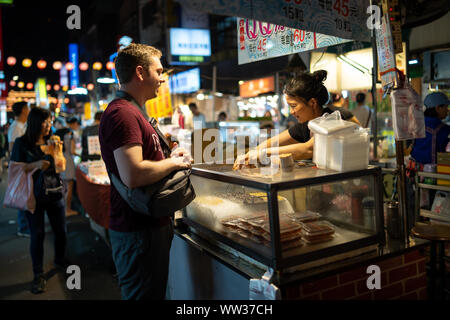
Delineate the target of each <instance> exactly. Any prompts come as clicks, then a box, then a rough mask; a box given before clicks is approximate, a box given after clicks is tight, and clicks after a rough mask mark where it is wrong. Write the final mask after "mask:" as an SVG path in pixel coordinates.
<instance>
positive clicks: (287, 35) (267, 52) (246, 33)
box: [237, 18, 350, 64]
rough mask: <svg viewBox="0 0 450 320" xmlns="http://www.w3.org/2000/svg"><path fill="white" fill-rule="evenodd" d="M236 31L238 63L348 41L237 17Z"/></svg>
mask: <svg viewBox="0 0 450 320" xmlns="http://www.w3.org/2000/svg"><path fill="white" fill-rule="evenodd" d="M237 28H238V35H239V37H238V48H239V49H238V62H239V64H243V63H249V62H254V61H259V60H265V59H269V58H274V57H279V56H284V55H288V54H292V53H296V52H302V51H308V50H313V49H317V48H321V47H328V46H332V45H336V44H340V43H345V42H348V41H350V40H346V39H341V38H338V37H333V36H327V35H324V34H320V33H316V32H311V31H305V30H300V29H292V28H288V27H283V26H279V25H274V24H270V23H266V22H261V21H256V20H251V19H246V18H238V20H237Z"/></svg>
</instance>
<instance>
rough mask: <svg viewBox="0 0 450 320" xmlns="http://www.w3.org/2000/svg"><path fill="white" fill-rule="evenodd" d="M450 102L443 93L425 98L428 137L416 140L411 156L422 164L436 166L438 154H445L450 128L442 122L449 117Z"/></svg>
mask: <svg viewBox="0 0 450 320" xmlns="http://www.w3.org/2000/svg"><path fill="white" fill-rule="evenodd" d="M449 103H450V100H449V99H448V97H447V96H446V95H445V94H444V93H442V92H433V93H430V94H429V95H427V96H426V97H425V100H424V104H425V107H426V110H425V127H426V137H425V138H421V139H416V140H414V145H413V149H412V151H411V156H412V157H413V158H414V159H415V160H416V161H417V162H419V163H421V164H428V163H431V164H436V160H437V153H438V152H445V147H446V146H447V144H448V141H449V139H448V135H449V134H450V127H449V126H448V125H446V124H445V123H443V122H442V120H443V119H445V118H446V117H447V114H448V105H449Z"/></svg>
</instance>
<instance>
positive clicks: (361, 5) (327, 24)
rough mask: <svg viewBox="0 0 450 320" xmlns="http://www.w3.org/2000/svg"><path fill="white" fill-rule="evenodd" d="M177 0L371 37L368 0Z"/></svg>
mask: <svg viewBox="0 0 450 320" xmlns="http://www.w3.org/2000/svg"><path fill="white" fill-rule="evenodd" d="M176 1H178V2H180V3H181V4H182V5H183V6H187V7H189V8H191V9H194V10H196V11H199V12H208V13H212V14H218V15H228V16H239V17H244V18H248V19H256V20H259V21H267V22H270V23H272V24H276V25H280V26H286V27H290V28H295V29H301V30H306V31H312V32H318V33H321V34H326V35H330V36H335V37H339V38H344V39H352V40H362V41H364V40H365V41H367V39H370V30H369V29H368V28H367V19H368V17H369V16H368V14H367V13H366V12H367V8H368V7H369V0H271V1H267V0H251V1H249V0H227V1H224V0H209V1H204V0H183V1H181V0H176Z"/></svg>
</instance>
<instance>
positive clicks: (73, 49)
mask: <svg viewBox="0 0 450 320" xmlns="http://www.w3.org/2000/svg"><path fill="white" fill-rule="evenodd" d="M69 61H70V62H72V63H73V69H72V70H71V71H70V88H71V89H74V88H78V85H79V83H80V78H79V73H78V44H76V43H71V44H69Z"/></svg>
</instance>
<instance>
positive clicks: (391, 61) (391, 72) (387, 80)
mask: <svg viewBox="0 0 450 320" xmlns="http://www.w3.org/2000/svg"><path fill="white" fill-rule="evenodd" d="M375 35H376V41H377V54H378V63H379V68H380V75H381V82H382V85H383V87H385V86H386V85H389V84H392V83H393V82H395V81H396V77H397V73H396V71H395V52H394V44H393V42H392V34H391V28H390V24H389V20H388V19H387V17H386V15H384V16H383V18H381V28H380V29H377V30H376V34H375Z"/></svg>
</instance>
